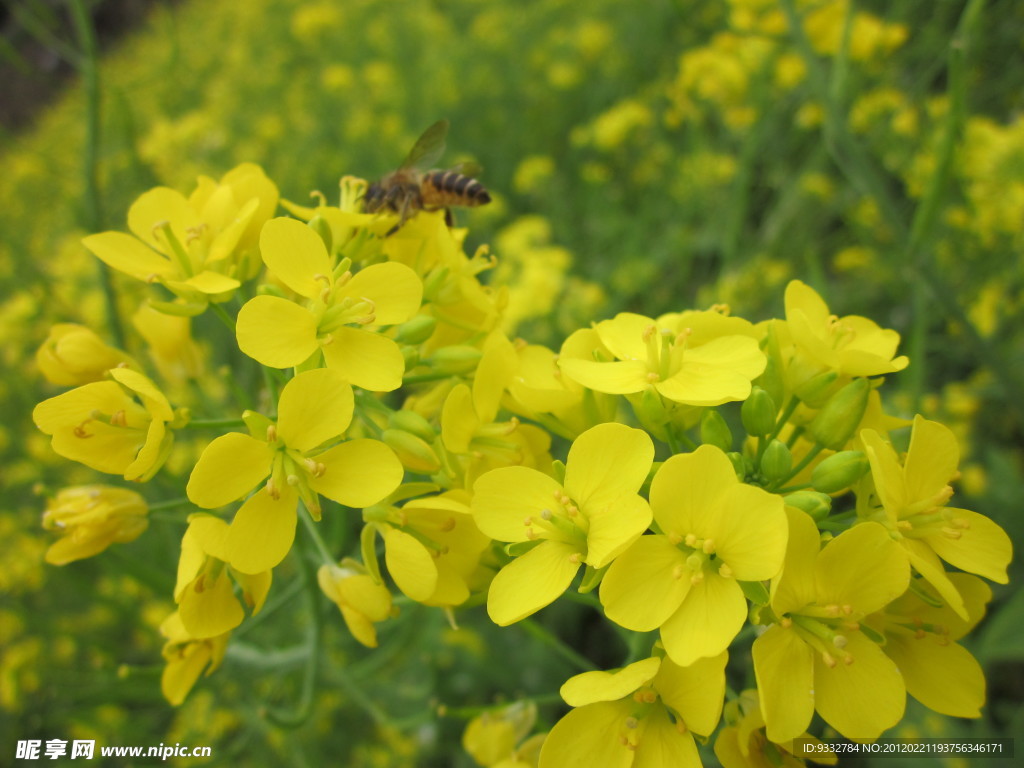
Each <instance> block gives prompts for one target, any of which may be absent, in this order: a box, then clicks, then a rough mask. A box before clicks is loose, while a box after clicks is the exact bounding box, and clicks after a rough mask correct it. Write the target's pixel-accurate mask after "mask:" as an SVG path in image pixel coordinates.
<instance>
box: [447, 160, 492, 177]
mask: <svg viewBox="0 0 1024 768" xmlns="http://www.w3.org/2000/svg"><path fill="white" fill-rule="evenodd" d="M448 170H450V171H455V172H456V173H461V174H462V175H463V176H469V177H470V178H471V179H475V178H476V177H477V176H480V175H481V174H482V173H483V172H484V167H483V166H482V165H480V163H474V162H473V161H472V160H467V161H465V162H463V163H456V164H455V165H453V166H452V167H451V168H449V169H448Z"/></svg>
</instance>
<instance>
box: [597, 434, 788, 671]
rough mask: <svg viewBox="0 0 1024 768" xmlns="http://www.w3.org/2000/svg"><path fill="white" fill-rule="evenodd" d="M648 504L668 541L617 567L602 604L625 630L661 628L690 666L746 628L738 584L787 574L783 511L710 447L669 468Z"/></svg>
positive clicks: (630, 552)
mask: <svg viewBox="0 0 1024 768" xmlns="http://www.w3.org/2000/svg"><path fill="white" fill-rule="evenodd" d="M650 498H651V508H652V509H653V511H654V520H655V521H656V522H657V525H658V530H660V531H661V533H658V534H655V535H652V536H642V537H640V538H639V539H638V540H637V541H636V543H634V544H633V545H632V546H631V547H630V548H629V549H627V550H626V551H625V552H623V553H622V554H621V555H619V557H618V558H617V559H616V560H615V562H614V563H612V565H611V568H609V569H608V572H607V573H606V574H605V577H604V580H603V581H602V582H601V593H600V595H601V604H602V605H603V606H604V609H605V613H606V614H607V615H608V618H609V619H611V620H612V621H614V622H616V623H617V624H620V625H622V626H624V627H626V628H627V629H632V630H634V631H636V632H650V631H652V630H655V629H659V628H660V629H661V639H662V642H663V643H664V645H665V650H666V651H667V653H668V655H669V658H671V659H672V660H673V661H674V662H676V663H677V664H681V665H683V666H686V665H688V664H692V663H693V662H694V661H695V660H697V659H701V658H707V657H709V656H716V655H718V654H719V653H721V652H722V651H724V650H725V649H726V648H728V647H729V644H730V643H731V642H732V640H733V638H734V637H736V633H737V632H739V630H740V628H741V627H742V626H743V622H744V621H745V620H746V618H747V601H746V598H745V597H744V595H743V590H742V588H741V587H740V585H739V583H738V582H739V581H760V580H762V579H770V578H772V577H773V576H775V575H776V574H777V573H778V572H779V569H780V568H781V567H782V559H783V556H784V554H785V552H786V520H785V516H784V515H783V511H782V509H783V503H782V499H781V497H779V496H776V495H774V494H770V493H767V492H766V491H764V490H762V489H760V488H755V487H754V486H752V485H746V484H744V483H741V482H740V481H739V480H738V479H737V478H736V470H735V469H733V465H732V462H731V461H729V459H728V457H727V456H726V455H725V453H723V452H722V451H721V450H720V449H718V448H715V447H713V446H710V445H703V446H701V447H700V448H698V449H697V450H696V451H694V452H693V453H689V454H679V455H676V456H673V457H671V458H670V459H668V460H667V461H666V462H665V463H664V464H662V466H661V468H660V469H659V470H658V473H657V474H656V475H655V476H654V480H653V481H652V482H651V495H650Z"/></svg>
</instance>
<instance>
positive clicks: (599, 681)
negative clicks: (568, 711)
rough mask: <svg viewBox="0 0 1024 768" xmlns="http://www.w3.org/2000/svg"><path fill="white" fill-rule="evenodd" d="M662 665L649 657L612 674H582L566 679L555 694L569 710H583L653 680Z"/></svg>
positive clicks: (628, 693) (614, 699)
mask: <svg viewBox="0 0 1024 768" xmlns="http://www.w3.org/2000/svg"><path fill="white" fill-rule="evenodd" d="M661 664H662V660H661V659H660V658H657V657H653V656H652V657H651V658H648V659H641V660H640V661H634V662H633V663H632V664H630V665H629V666H626V667H623V668H622V669H619V670H616V671H614V672H604V671H601V670H595V671H593V672H583V673H581V674H579V675H574V676H573V677H570V678H569V679H568V680H566V681H565V683H564V684H563V685H562V687H561V688H560V689H559V691H558V693H559V695H561V697H562V699H564V700H565V703H566V704H568V705H569V706H570V707H583V706H586V705H587V704H594V703H596V702H598V701H616V700H617V699H621V698H624V697H626V696H629V695H630V694H631V693H633V691H635V690H637V689H638V688H640V687H641V686H644V685H646V684H647V683H649V682H650V681H651V680H653V679H654V676H655V675H656V674H658V669H659V668H660V667H661Z"/></svg>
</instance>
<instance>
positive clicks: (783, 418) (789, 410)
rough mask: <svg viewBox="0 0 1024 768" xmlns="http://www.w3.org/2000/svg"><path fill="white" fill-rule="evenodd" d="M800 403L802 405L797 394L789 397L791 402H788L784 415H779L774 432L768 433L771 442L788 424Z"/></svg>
mask: <svg viewBox="0 0 1024 768" xmlns="http://www.w3.org/2000/svg"><path fill="white" fill-rule="evenodd" d="M798 405H800V399H799V398H798V397H797V396H796V395H792V396H791V397H790V398H789V402H788V403H787V404H786V409H785V410H784V411H783V412H782V415H780V416H779V420H778V421H777V422H775V429H773V430H772V433H771V434H770V435H768V442H769V443H770V442H771V441H772V440H774V439H775V438H777V437H778V436H779V432H781V431H782V428H783V427H784V426H786V422H788V421H789V418H790V417H791V416H792V415H793V411H795V410H796V409H797V406H798ZM790 447H792V446H790Z"/></svg>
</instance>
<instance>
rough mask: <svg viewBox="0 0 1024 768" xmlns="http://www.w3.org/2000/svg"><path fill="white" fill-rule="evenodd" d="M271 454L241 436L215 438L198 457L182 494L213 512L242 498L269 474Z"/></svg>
mask: <svg viewBox="0 0 1024 768" xmlns="http://www.w3.org/2000/svg"><path fill="white" fill-rule="evenodd" d="M272 458H273V452H272V451H271V449H270V446H268V445H267V444H266V443H265V442H263V441H262V440H257V439H256V438H254V437H250V436H249V435H245V434H242V433H241V432H229V433H228V434H226V435H221V436H220V437H218V438H215V439H214V440H213V441H212V442H211V443H210V444H209V445H208V446H206V448H204V449H203V452H202V454H201V455H200V456H199V461H197V462H196V466H195V467H194V468H193V470H192V474H191V475H189V478H188V485H186V486H185V493H187V494H188V499H189V501H191V502H192V503H193V504H195V505H196V506H199V507H203V508H204V509H216V508H217V507H222V506H224V505H225V504H230V503H231V502H232V501H235V500H237V499H240V498H242V497H243V496H245V495H246V494H247V493H248V492H249V491H251V490H252V489H253V488H255V487H256V484H257V483H259V482H260V481H261V480H263V478H265V477H266V476H267V475H269V474H270V463H271V460H272Z"/></svg>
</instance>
